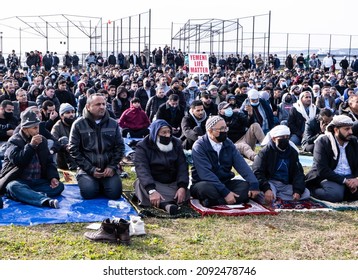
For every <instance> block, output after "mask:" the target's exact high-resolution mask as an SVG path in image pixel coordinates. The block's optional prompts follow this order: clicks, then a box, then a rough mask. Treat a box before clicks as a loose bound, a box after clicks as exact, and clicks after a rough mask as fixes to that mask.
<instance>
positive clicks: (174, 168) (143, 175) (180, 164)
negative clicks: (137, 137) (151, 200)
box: [134, 135, 189, 190]
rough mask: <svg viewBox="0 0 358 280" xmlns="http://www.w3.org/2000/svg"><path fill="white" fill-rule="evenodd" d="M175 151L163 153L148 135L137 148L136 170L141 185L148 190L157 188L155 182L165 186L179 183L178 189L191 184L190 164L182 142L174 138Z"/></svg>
mask: <svg viewBox="0 0 358 280" xmlns="http://www.w3.org/2000/svg"><path fill="white" fill-rule="evenodd" d="M172 142H173V150H172V151H170V152H162V151H160V150H159V148H158V147H157V145H156V144H155V143H154V142H153V141H152V140H151V136H150V135H147V136H146V137H145V138H144V139H143V140H142V141H140V142H139V143H138V144H137V146H136V155H135V159H134V163H135V169H136V173H137V176H138V179H139V181H140V183H141V185H143V186H144V188H145V189H146V190H150V189H153V188H155V182H154V181H158V182H161V183H163V184H169V183H173V182H177V185H178V188H179V187H184V188H187V187H188V184H189V172H188V164H187V162H186V158H185V155H184V152H183V147H182V146H181V141H180V140H179V139H178V138H176V137H173V138H172Z"/></svg>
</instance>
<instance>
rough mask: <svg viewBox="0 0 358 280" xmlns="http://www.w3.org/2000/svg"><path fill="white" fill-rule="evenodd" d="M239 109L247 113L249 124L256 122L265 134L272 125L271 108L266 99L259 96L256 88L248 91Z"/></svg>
mask: <svg viewBox="0 0 358 280" xmlns="http://www.w3.org/2000/svg"><path fill="white" fill-rule="evenodd" d="M240 110H241V111H243V112H244V113H245V114H246V115H247V117H248V119H249V124H250V125H251V124H253V123H258V124H259V125H260V126H261V128H262V130H263V132H264V133H265V134H266V133H267V132H268V131H269V130H270V129H272V128H273V127H274V118H273V112H272V109H271V107H270V105H269V103H268V102H267V101H265V100H263V99H261V98H260V93H259V92H258V91H257V90H256V89H250V90H249V91H248V93H247V99H246V100H245V101H244V102H243V103H242V105H241V108H240Z"/></svg>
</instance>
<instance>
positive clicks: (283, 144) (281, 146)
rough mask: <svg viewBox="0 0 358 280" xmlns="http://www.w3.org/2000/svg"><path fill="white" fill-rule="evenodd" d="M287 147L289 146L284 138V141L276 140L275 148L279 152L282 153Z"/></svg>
mask: <svg viewBox="0 0 358 280" xmlns="http://www.w3.org/2000/svg"><path fill="white" fill-rule="evenodd" d="M289 145H290V143H289V140H288V139H286V138H284V139H278V145H277V147H278V148H279V149H280V150H282V151H284V150H286V149H287V148H288V146H289Z"/></svg>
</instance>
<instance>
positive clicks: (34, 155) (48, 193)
mask: <svg viewBox="0 0 358 280" xmlns="http://www.w3.org/2000/svg"><path fill="white" fill-rule="evenodd" d="M39 124H40V119H39V118H38V117H37V115H36V113H34V112H33V111H32V110H27V111H25V112H24V113H23V114H22V116H21V130H20V131H19V133H16V134H14V135H13V136H12V137H11V138H10V139H9V143H8V148H7V150H6V152H5V158H4V166H3V168H2V170H1V173H0V192H1V193H2V192H4V191H5V192H6V195H7V196H8V197H9V198H11V199H14V200H17V201H21V202H23V203H26V204H31V205H35V206H46V207H52V208H59V202H58V200H57V199H54V197H56V196H59V195H60V194H61V193H62V191H63V190H64V185H63V183H61V182H60V181H59V174H58V172H57V168H56V166H55V164H54V162H53V158H52V155H51V154H50V151H49V149H48V148H47V140H46V138H45V137H44V136H42V135H40V134H39Z"/></svg>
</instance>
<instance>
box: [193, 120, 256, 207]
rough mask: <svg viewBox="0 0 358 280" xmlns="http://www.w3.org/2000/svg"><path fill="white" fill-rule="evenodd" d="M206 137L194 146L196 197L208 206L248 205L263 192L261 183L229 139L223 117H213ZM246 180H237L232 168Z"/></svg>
mask: <svg viewBox="0 0 358 280" xmlns="http://www.w3.org/2000/svg"><path fill="white" fill-rule="evenodd" d="M205 128H206V134H205V135H204V136H203V137H202V138H199V139H198V140H197V141H196V142H195V143H194V145H193V150H192V157H193V167H192V170H191V171H192V182H193V185H192V186H191V188H190V193H191V195H192V197H194V198H196V199H199V200H200V202H201V203H202V205H203V206H204V207H211V206H215V205H223V204H240V203H245V202H247V201H248V200H249V198H254V197H256V196H257V194H258V193H259V184H258V181H257V179H256V177H255V175H254V173H253V172H252V170H251V168H250V167H249V166H248V164H247V163H246V161H245V160H244V158H243V157H242V156H241V154H240V153H239V152H238V150H237V149H236V147H235V145H234V144H233V142H232V141H231V140H229V139H228V138H227V131H228V128H227V126H226V122H225V120H224V119H223V118H221V117H219V116H213V117H209V118H208V120H207V122H206V127H205ZM233 167H234V168H235V170H236V171H237V172H238V173H239V174H240V175H241V176H242V177H243V178H244V179H245V181H244V180H241V179H236V178H234V177H235V173H234V172H232V171H231V170H232V168H233Z"/></svg>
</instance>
